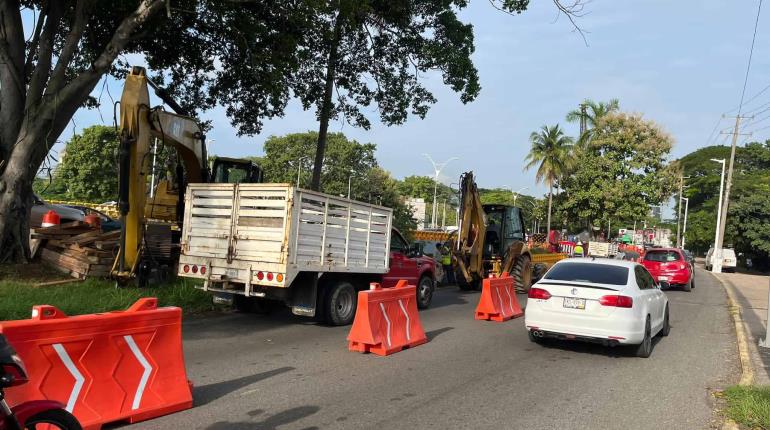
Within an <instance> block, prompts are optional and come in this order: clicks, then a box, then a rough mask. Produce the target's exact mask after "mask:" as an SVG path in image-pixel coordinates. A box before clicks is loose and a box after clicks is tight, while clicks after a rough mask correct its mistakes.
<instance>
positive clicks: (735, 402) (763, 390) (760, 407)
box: [724, 385, 770, 429]
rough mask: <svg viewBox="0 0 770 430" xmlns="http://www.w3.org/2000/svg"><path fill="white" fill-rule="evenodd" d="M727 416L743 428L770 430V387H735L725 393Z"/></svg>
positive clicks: (729, 388)
mask: <svg viewBox="0 0 770 430" xmlns="http://www.w3.org/2000/svg"><path fill="white" fill-rule="evenodd" d="M724 397H725V399H726V401H727V410H726V411H725V414H726V415H727V416H728V417H729V418H730V419H732V420H733V421H735V422H736V423H738V424H740V425H741V427H742V428H751V429H767V428H770V387H767V386H764V387H762V386H748V387H743V386H739V385H735V386H732V387H728V388H727V389H726V390H725V391H724Z"/></svg>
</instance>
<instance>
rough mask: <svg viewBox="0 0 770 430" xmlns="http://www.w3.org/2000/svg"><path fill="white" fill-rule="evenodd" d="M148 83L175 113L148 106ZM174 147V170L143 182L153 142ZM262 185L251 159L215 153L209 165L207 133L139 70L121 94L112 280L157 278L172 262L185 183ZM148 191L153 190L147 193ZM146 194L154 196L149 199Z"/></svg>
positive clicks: (144, 281) (130, 76)
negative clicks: (118, 227)
mask: <svg viewBox="0 0 770 430" xmlns="http://www.w3.org/2000/svg"><path fill="white" fill-rule="evenodd" d="M148 87H152V88H153V90H155V94H156V95H157V96H158V97H159V98H160V99H161V100H162V101H163V102H164V103H165V104H166V105H168V106H169V107H171V109H172V110H173V111H174V113H172V112H167V111H165V110H164V109H163V107H162V106H161V107H154V108H151V107H150V96H149V89H148ZM154 139H156V140H155V141H156V142H158V143H160V144H161V145H165V146H168V147H170V148H171V149H172V150H174V151H175V152H176V160H177V163H176V167H175V168H174V169H173V173H171V174H170V175H169V176H170V177H168V178H166V179H163V180H161V181H159V182H158V184H157V186H153V185H154V184H153V183H152V182H150V181H149V178H150V176H151V175H150V173H151V170H152V168H153V166H152V163H150V161H151V158H152V143H153V140H154ZM212 180H215V181H216V182H262V170H261V169H260V168H259V166H257V165H256V164H254V163H253V162H251V161H249V160H241V159H235V158H215V159H214V160H213V163H212V165H211V168H210V167H209V164H208V155H207V151H206V135H205V134H204V132H203V129H202V128H201V126H200V124H198V122H197V121H196V120H195V119H194V118H192V117H190V116H189V115H188V113H187V112H186V111H185V110H184V109H183V108H182V107H181V106H179V104H177V103H176V102H175V101H174V100H173V99H172V98H171V97H170V96H169V95H168V94H167V93H166V92H165V91H164V90H163V89H162V88H160V87H159V86H157V85H156V84H155V83H153V82H152V81H151V80H150V79H149V78H148V77H147V73H146V71H145V69H144V68H142V67H134V68H132V70H131V72H130V73H129V74H128V75H127V76H126V81H125V84H124V87H123V94H122V96H121V99H120V145H119V149H118V210H119V213H120V222H121V236H120V249H119V251H118V254H117V256H116V259H115V263H114V265H113V268H112V277H113V278H114V279H115V280H116V282H117V283H118V285H124V284H127V283H128V282H130V281H132V280H136V281H137V283H138V284H139V285H140V286H144V285H146V284H148V283H149V282H151V281H152V280H163V279H164V278H165V277H166V276H167V274H168V273H174V272H175V271H176V269H175V267H173V266H174V263H175V256H176V255H175V254H178V251H177V252H175V248H176V245H175V243H174V241H175V239H176V238H177V237H178V231H179V228H178V227H179V225H180V224H181V222H182V219H181V217H182V214H184V208H183V207H182V206H183V204H184V203H183V202H184V192H185V189H186V187H187V184H188V183H201V182H211V181H212ZM151 188H152V190H151ZM149 196H152V197H149Z"/></svg>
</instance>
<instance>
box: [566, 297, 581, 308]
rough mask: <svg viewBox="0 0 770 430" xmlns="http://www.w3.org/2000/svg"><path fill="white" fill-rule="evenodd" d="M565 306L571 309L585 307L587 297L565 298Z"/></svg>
mask: <svg viewBox="0 0 770 430" xmlns="http://www.w3.org/2000/svg"><path fill="white" fill-rule="evenodd" d="M564 307H565V308H570V309H585V308H586V299H576V298H573V297H565V298H564Z"/></svg>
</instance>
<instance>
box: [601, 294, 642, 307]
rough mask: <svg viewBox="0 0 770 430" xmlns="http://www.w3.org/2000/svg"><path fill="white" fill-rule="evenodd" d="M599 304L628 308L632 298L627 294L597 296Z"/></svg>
mask: <svg viewBox="0 0 770 430" xmlns="http://www.w3.org/2000/svg"><path fill="white" fill-rule="evenodd" d="M599 304H600V305H602V306H613V307H616V308H630V307H632V306H633V305H634V299H632V298H631V297H628V296H615V295H613V296H602V297H601V298H599Z"/></svg>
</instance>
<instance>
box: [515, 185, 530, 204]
mask: <svg viewBox="0 0 770 430" xmlns="http://www.w3.org/2000/svg"><path fill="white" fill-rule="evenodd" d="M528 189H529V187H521V188H519V191H516V192H515V193H513V205H514V206H516V199H517V198H518V197H519V194H521V192H522V191H524V190H528Z"/></svg>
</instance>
